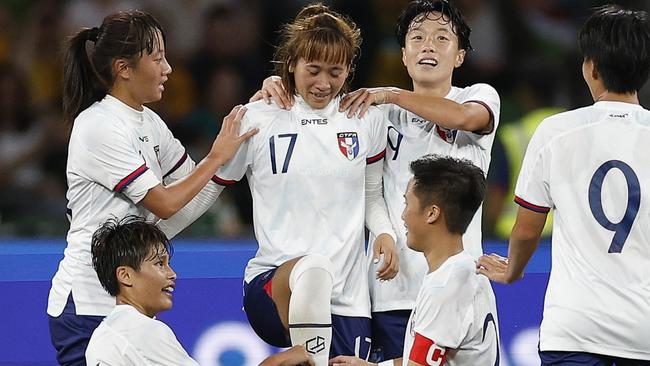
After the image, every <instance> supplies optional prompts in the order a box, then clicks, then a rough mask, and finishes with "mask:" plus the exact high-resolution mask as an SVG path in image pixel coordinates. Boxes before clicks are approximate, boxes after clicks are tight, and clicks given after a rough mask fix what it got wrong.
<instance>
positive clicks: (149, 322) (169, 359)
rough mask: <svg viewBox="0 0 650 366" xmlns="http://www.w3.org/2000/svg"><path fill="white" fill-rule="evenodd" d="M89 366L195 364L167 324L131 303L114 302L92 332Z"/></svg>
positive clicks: (190, 365)
mask: <svg viewBox="0 0 650 366" xmlns="http://www.w3.org/2000/svg"><path fill="white" fill-rule="evenodd" d="M86 363H87V364H88V365H92V366H95V365H99V366H108V365H125V366H126V365H129V366H154V365H160V366H163V365H179V366H180V365H184V366H198V363H197V362H196V361H194V360H193V359H192V358H191V357H190V356H189V355H188V354H187V352H186V351H185V349H184V348H183V346H182V345H181V344H180V343H179V342H178V339H176V335H175V334H174V332H173V331H172V330H171V329H170V328H169V327H168V326H167V324H165V323H163V322H161V321H159V320H156V319H152V318H150V317H148V316H146V315H144V314H142V313H140V312H139V311H138V310H136V309H135V308H134V307H133V306H131V305H117V306H115V308H114V309H113V311H112V312H111V313H110V314H109V315H108V316H107V317H106V318H105V319H104V320H103V321H102V322H101V323H100V324H99V326H98V327H97V329H95V331H94V332H93V335H92V336H91V337H90V341H89V342H88V348H86Z"/></svg>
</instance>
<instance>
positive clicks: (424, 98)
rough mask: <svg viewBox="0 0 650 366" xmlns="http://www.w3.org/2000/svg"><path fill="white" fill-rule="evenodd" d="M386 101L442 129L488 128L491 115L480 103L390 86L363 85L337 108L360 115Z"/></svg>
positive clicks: (350, 113)
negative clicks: (457, 100)
mask: <svg viewBox="0 0 650 366" xmlns="http://www.w3.org/2000/svg"><path fill="white" fill-rule="evenodd" d="M386 103H392V104H396V105H398V106H400V107H402V108H404V109H406V110H409V111H411V112H413V113H415V114H417V115H418V116H420V117H422V118H425V119H427V120H429V121H435V122H436V124H437V125H439V126H441V127H444V128H448V129H454V130H462V131H473V132H490V131H491V130H492V123H493V121H492V116H491V115H490V112H489V111H488V109H487V107H485V106H484V105H482V104H480V103H476V102H467V103H462V104H461V103H457V102H454V101H452V100H449V99H445V98H442V97H434V96H429V95H423V94H417V93H414V92H412V91H408V90H403V89H399V88H392V87H384V88H369V89H366V88H363V89H359V90H356V91H354V92H352V93H349V94H348V95H346V96H345V98H343V101H342V102H341V106H340V108H339V110H340V111H345V110H347V111H348V112H347V115H348V117H351V116H353V115H354V114H355V113H359V116H361V117H362V116H363V115H364V114H365V113H366V111H367V110H368V108H370V106H371V105H373V104H375V105H378V104H386Z"/></svg>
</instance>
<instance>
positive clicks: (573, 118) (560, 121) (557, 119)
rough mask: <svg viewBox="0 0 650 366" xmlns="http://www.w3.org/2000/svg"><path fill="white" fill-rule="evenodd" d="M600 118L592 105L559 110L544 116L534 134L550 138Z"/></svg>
mask: <svg viewBox="0 0 650 366" xmlns="http://www.w3.org/2000/svg"><path fill="white" fill-rule="evenodd" d="M600 118H601V116H599V115H598V111H597V110H595V109H594V108H593V107H592V106H589V107H582V108H578V109H572V110H569V111H566V112H560V113H557V114H554V115H552V116H549V117H546V118H544V120H542V122H541V123H540V124H539V127H538V128H537V130H535V135H537V136H538V138H540V137H543V138H544V139H552V138H553V137H556V136H559V135H561V134H562V133H564V132H568V131H571V130H573V129H575V128H579V127H581V126H585V125H587V124H590V123H592V122H594V121H595V120H597V119H600Z"/></svg>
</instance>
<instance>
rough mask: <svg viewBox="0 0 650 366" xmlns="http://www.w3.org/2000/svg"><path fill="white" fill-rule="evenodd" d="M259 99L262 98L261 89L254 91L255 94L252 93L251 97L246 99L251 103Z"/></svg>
mask: <svg viewBox="0 0 650 366" xmlns="http://www.w3.org/2000/svg"><path fill="white" fill-rule="evenodd" d="M260 99H262V91H261V90H258V91H256V92H255V94H253V96H252V97H251V99H249V100H248V101H249V102H251V103H252V102H257V101H258V100H260ZM267 104H268V103H267Z"/></svg>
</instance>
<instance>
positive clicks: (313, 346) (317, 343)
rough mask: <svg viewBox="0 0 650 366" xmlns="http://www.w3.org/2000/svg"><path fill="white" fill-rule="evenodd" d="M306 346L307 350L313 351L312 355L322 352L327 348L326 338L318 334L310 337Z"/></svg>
mask: <svg viewBox="0 0 650 366" xmlns="http://www.w3.org/2000/svg"><path fill="white" fill-rule="evenodd" d="M305 348H306V349H307V352H309V353H311V354H312V355H313V354H316V353H318V352H321V351H323V350H324V349H325V338H323V337H321V336H316V337H314V338H312V339H309V340H308V341H307V342H305Z"/></svg>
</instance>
